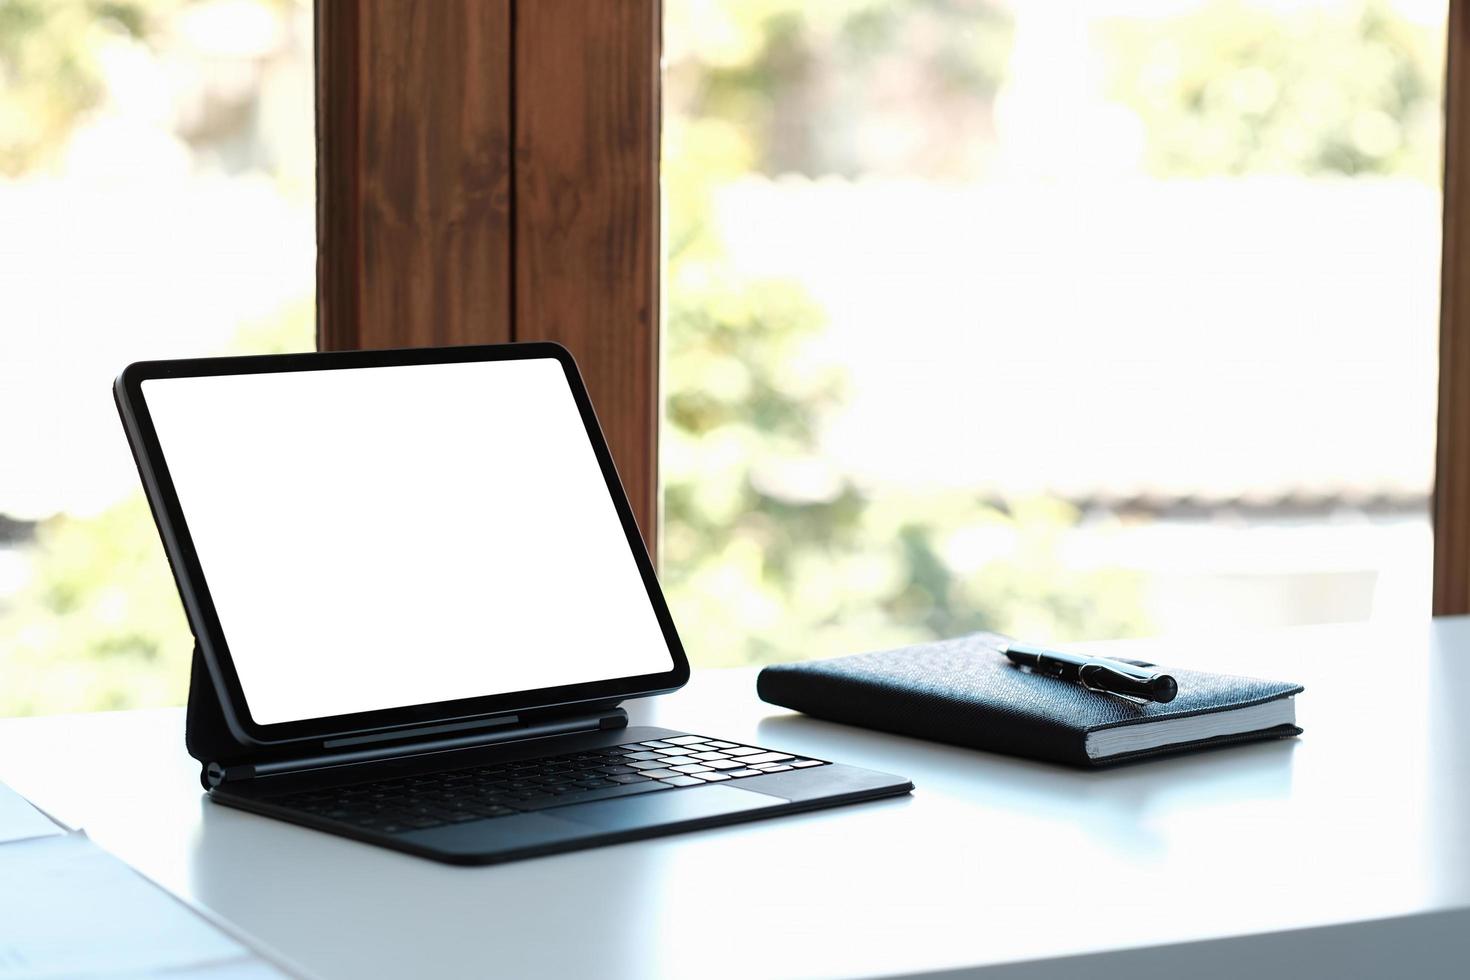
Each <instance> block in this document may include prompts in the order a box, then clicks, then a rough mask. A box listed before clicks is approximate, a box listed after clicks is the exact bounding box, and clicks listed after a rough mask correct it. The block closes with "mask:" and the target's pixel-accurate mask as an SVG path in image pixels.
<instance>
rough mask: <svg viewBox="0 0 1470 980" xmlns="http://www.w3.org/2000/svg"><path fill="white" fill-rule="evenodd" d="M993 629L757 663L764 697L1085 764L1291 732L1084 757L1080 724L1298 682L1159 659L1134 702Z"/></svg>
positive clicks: (1195, 705)
mask: <svg viewBox="0 0 1470 980" xmlns="http://www.w3.org/2000/svg"><path fill="white" fill-rule="evenodd" d="M1005 642H1006V640H1005V638H1004V637H1001V636H997V635H996V634H993V633H975V634H971V635H969V636H962V637H959V638H957V639H953V640H944V641H941V642H938V643H927V644H921V645H919V646H911V647H903V648H901V649H897V650H884V651H880V652H876V653H860V654H855V655H853V656H849V657H838V658H836V659H832V660H814V661H806V662H804V663H791V664H776V665H773V666H770V667H766V668H764V669H763V670H762V671H761V672H760V676H759V678H758V679H757V681H756V691H757V693H759V695H760V697H761V699H762V700H764V701H768V702H770V703H771V704H776V705H780V706H782V707H785V708H793V709H795V710H797V711H800V712H803V713H805V714H808V715H811V716H813V717H815V718H824V719H826V720H828V721H837V722H843V723H845V724H849V725H859V726H862V727H864V728H876V729H879V730H882V731H886V732H894V733H897V734H900V735H912V736H915V737H917V738H925V739H931V740H934V741H939V742H949V743H952V744H954V745H963V746H967V747H970V748H976V749H986V750H988V751H991V752H1002V753H1005V754H1007V755H1019V756H1029V757H1032V758H1037V759H1046V760H1050V761H1053V762H1061V763H1066V764H1068V765H1074V766H1086V767H1095V766H1101V765H1111V764H1113V763H1116V762H1124V761H1128V760H1132V759H1141V758H1147V757H1151V756H1157V755H1165V754H1169V753H1174V752H1183V751H1188V750H1192V749H1199V748H1206V747H1211V746H1216V745H1227V744H1235V743H1240V742H1251V741H1258V740H1262V739H1274V738H1290V737H1292V736H1294V735H1300V734H1301V731H1302V730H1301V729H1300V728H1298V727H1296V726H1295V725H1278V726H1275V727H1272V728H1266V729H1261V730H1257V731H1252V732H1244V733H1239V734H1234V735H1224V736H1219V737H1216V738H1208V739H1202V740H1199V741H1193V742H1182V743H1176V744H1172V745H1166V746H1162V747H1158V748H1151V749H1145V750H1142V751H1136V752H1127V753H1122V754H1118V755H1110V756H1107V757H1106V758H1101V759H1093V758H1091V757H1089V756H1088V754H1087V748H1086V744H1087V736H1088V734H1089V733H1090V732H1095V731H1099V730H1102V729H1106V728H1116V727H1120V726H1123V725H1140V724H1147V723H1149V722H1152V721H1158V720H1161V719H1166V718H1183V717H1186V716H1189V715H1198V714H1205V713H1208V712H1213V711H1222V710H1227V709H1231V708H1244V707H1248V706H1250V705H1254V704H1261V703H1263V702H1266V701H1271V700H1275V699H1276V698H1283V697H1290V696H1292V695H1295V694H1298V693H1300V692H1301V690H1302V688H1301V686H1300V685H1296V684H1289V683H1283V682H1280V681H1267V680H1258V679H1255V678H1250V677H1234V676H1231V675H1228V674H1209V673H1202V672H1199V671H1192V670H1176V669H1172V668H1171V669H1170V670H1169V673H1170V674H1171V675H1173V676H1174V678H1175V679H1176V680H1178V682H1179V695H1178V697H1176V698H1175V699H1174V700H1173V701H1171V702H1170V703H1168V704H1153V703H1150V704H1145V705H1142V706H1134V705H1132V704H1129V703H1128V702H1126V701H1123V700H1121V699H1119V698H1116V697H1112V696H1109V695H1106V694H1099V693H1096V692H1093V691H1089V690H1087V689H1086V688H1084V687H1082V686H1081V685H1079V684H1073V683H1069V682H1067V681H1063V680H1059V679H1057V678H1055V677H1047V676H1045V675H1042V674H1033V673H1030V672H1029V671H1026V670H1023V669H1021V668H1019V667H1017V666H1015V665H1014V664H1012V663H1011V662H1010V661H1009V660H1007V659H1006V657H1005V655H1004V653H1003V652H1002V651H1003V650H1004V646H1003V644H1004V643H1005Z"/></svg>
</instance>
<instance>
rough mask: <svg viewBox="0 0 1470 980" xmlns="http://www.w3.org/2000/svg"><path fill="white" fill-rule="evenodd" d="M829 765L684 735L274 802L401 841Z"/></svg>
mask: <svg viewBox="0 0 1470 980" xmlns="http://www.w3.org/2000/svg"><path fill="white" fill-rule="evenodd" d="M826 764H827V763H825V762H823V761H821V760H819V759H806V758H803V757H801V756H794V755H791V754H789V753H786V752H773V751H771V750H770V749H762V748H758V747H757V746H754V745H740V744H739V743H736V742H725V741H721V740H720V739H713V738H704V737H702V736H699V735H677V736H671V737H669V738H666V739H656V740H654V741H650V742H634V743H630V744H628V745H617V746H613V747H612V748H607V749H589V750H586V751H582V752H567V753H564V754H562V755H552V756H546V757H544V758H540V759H519V760H517V761H515V762H502V763H496V764H494V765H489V766H475V767H472V768H469V769H452V770H448V771H446V772H433V773H427V774H425V775H422V776H406V777H402V778H396V779H385V780H379V781H375V782H366V783H352V784H348V785H345V786H334V787H332V788H331V789H325V790H320V791H312V792H306V793H294V794H292V795H290V796H285V797H280V798H278V799H272V800H271V801H270V802H271V803H272V804H274V805H276V806H283V807H286V808H288V809H292V810H300V811H303V812H305V813H310V814H312V815H313V816H315V817H318V818H325V819H327V820H332V821H335V822H338V823H344V824H348V825H350V826H354V827H362V828H366V829H371V830H376V831H379V832H382V833H389V834H397V833H402V832H404V831H406V830H422V829H424V828H428V827H442V826H444V825H445V824H452V823H466V822H468V821H471V820H484V819H486V818H489V817H504V816H509V815H510V814H513V813H521V812H525V811H531V810H544V809H546V808H547V807H553V806H564V805H566V804H568V803H586V802H591V801H593V800H605V799H611V798H615V797H619V796H634V795H637V794H639V793H651V792H656V791H658V790H668V789H677V788H680V787H685V786H703V785H704V784H705V783H717V782H724V781H726V780H731V779H748V778H750V777H751V776H760V775H763V774H765V773H772V772H788V771H790V770H792V769H808V768H812V767H814V766H822V765H826Z"/></svg>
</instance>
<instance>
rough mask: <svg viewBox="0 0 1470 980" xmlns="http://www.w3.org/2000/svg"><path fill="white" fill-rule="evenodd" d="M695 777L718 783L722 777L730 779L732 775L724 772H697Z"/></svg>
mask: <svg viewBox="0 0 1470 980" xmlns="http://www.w3.org/2000/svg"><path fill="white" fill-rule="evenodd" d="M695 778H696V779H703V780H704V781H705V782H707V783H716V782H719V781H720V780H721V779H729V778H730V777H729V776H727V775H725V774H724V773H722V772H701V773H696V774H695Z"/></svg>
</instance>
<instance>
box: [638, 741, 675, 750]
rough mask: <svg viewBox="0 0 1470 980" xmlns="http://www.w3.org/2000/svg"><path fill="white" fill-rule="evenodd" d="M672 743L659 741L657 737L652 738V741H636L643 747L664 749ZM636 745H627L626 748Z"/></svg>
mask: <svg viewBox="0 0 1470 980" xmlns="http://www.w3.org/2000/svg"><path fill="white" fill-rule="evenodd" d="M673 744H674V743H673V742H660V741H659V740H658V739H654V740H653V741H652V742H639V743H638V745H641V746H643V747H644V748H645V749H666V748H668V747H669V746H671V745H673ZM637 747H638V746H636V745H629V746H627V748H630V749H633V748H637Z"/></svg>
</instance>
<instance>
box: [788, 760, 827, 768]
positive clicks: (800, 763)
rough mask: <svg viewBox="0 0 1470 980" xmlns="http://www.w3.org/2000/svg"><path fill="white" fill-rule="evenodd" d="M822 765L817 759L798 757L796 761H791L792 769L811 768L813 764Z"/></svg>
mask: <svg viewBox="0 0 1470 980" xmlns="http://www.w3.org/2000/svg"><path fill="white" fill-rule="evenodd" d="M820 765H821V763H820V762H818V761H817V760H816V759H797V760H796V761H795V762H793V763H791V768H792V769H810V768H811V767H812V766H820Z"/></svg>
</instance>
